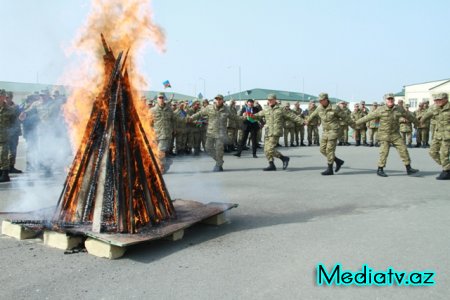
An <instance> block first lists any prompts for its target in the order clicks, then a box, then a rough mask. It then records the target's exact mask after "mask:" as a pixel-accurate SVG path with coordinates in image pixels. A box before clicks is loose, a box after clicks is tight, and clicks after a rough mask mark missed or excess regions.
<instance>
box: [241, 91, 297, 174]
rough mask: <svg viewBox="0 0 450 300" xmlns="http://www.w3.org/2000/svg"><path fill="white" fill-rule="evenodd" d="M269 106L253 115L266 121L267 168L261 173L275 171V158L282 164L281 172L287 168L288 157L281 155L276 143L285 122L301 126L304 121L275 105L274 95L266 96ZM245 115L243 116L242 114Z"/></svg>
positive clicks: (275, 98) (265, 151)
mask: <svg viewBox="0 0 450 300" xmlns="http://www.w3.org/2000/svg"><path fill="white" fill-rule="evenodd" d="M267 101H268V102H269V106H268V107H267V108H265V109H264V110H262V111H260V112H258V113H257V114H255V115H254V116H255V118H257V119H262V118H263V117H264V118H265V120H266V135H265V139H264V154H265V155H266V158H267V160H268V161H269V166H268V167H267V168H264V169H263V171H276V169H277V168H276V167H275V164H274V162H273V158H274V157H277V158H279V159H281V161H282V162H283V170H285V169H286V168H287V167H288V164H289V157H287V156H284V155H283V154H281V153H280V152H279V151H278V150H277V149H276V146H277V143H278V141H279V139H280V137H281V135H282V134H283V125H284V122H285V120H286V119H287V120H291V121H293V122H295V123H297V124H299V125H300V124H303V122H304V120H303V118H302V117H301V116H298V115H296V114H295V113H294V112H293V111H291V110H285V109H282V108H281V107H280V106H279V105H278V104H277V96H276V95H275V94H269V95H267ZM244 115H245V114H244Z"/></svg>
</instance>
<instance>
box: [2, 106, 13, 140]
mask: <svg viewBox="0 0 450 300" xmlns="http://www.w3.org/2000/svg"><path fill="white" fill-rule="evenodd" d="M13 123H14V111H13V110H12V109H11V108H10V107H8V106H6V105H5V106H3V107H1V106H0V143H6V142H7V141H8V131H9V129H10V128H11V127H12V126H13Z"/></svg>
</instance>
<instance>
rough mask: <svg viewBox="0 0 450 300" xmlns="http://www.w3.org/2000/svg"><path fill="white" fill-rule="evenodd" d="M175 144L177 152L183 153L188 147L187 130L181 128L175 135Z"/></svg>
mask: <svg viewBox="0 0 450 300" xmlns="http://www.w3.org/2000/svg"><path fill="white" fill-rule="evenodd" d="M175 141H176V143H175V145H176V149H177V153H181V152H182V151H184V150H186V148H187V134H186V132H185V131H182V130H179V131H177V134H176V135H175Z"/></svg>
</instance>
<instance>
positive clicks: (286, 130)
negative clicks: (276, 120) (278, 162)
mask: <svg viewBox="0 0 450 300" xmlns="http://www.w3.org/2000/svg"><path fill="white" fill-rule="evenodd" d="M283 132H284V146H285V147H288V146H289V145H294V135H295V128H294V127H290V128H284V130H283ZM288 136H290V139H289V140H288ZM289 142H290V143H289Z"/></svg>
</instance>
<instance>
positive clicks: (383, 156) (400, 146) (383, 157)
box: [378, 134, 411, 168]
mask: <svg viewBox="0 0 450 300" xmlns="http://www.w3.org/2000/svg"><path fill="white" fill-rule="evenodd" d="M391 144H392V145H393V146H394V147H395V149H397V152H398V154H399V155H400V158H401V159H402V161H403V163H404V164H405V166H407V165H409V164H411V159H410V158H409V152H408V149H407V148H406V145H405V142H404V141H403V139H402V137H401V136H400V134H396V135H395V136H394V137H393V138H391V139H389V140H387V141H380V160H379V161H378V167H380V168H384V167H385V166H386V161H387V157H388V155H389V146H390V145H391Z"/></svg>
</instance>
